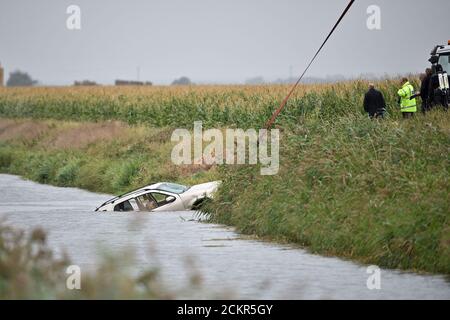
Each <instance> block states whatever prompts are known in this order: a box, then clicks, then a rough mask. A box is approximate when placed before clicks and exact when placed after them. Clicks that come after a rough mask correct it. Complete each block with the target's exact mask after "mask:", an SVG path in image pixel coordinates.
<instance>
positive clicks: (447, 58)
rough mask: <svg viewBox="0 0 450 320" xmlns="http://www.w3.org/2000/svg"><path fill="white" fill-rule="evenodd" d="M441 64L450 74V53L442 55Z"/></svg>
mask: <svg viewBox="0 0 450 320" xmlns="http://www.w3.org/2000/svg"><path fill="white" fill-rule="evenodd" d="M439 64H440V65H441V66H442V68H443V69H444V70H445V71H447V73H448V74H450V54H446V55H442V56H440V57H439Z"/></svg>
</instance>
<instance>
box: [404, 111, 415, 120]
mask: <svg viewBox="0 0 450 320" xmlns="http://www.w3.org/2000/svg"><path fill="white" fill-rule="evenodd" d="M414 114H415V112H402V116H403V119H408V118H412V117H414Z"/></svg>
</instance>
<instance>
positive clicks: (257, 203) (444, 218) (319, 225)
mask: <svg viewBox="0 0 450 320" xmlns="http://www.w3.org/2000/svg"><path fill="white" fill-rule="evenodd" d="M448 120H449V115H448V114H447V113H444V112H434V113H432V114H428V115H427V116H425V117H422V116H419V117H417V118H416V119H413V120H410V121H391V120H385V121H370V120H369V119H367V118H365V117H363V116H360V115H352V116H346V117H339V118H337V119H335V120H323V119H318V118H314V117H308V118H305V119H303V121H302V123H301V126H298V127H297V128H295V129H294V130H292V131H285V132H284V134H283V137H282V141H283V142H282V144H281V150H280V152H281V155H280V172H279V173H278V174H277V175H275V176H261V175H260V174H259V170H258V169H257V168H252V167H242V168H228V167H227V168H223V170H222V180H223V181H224V183H223V185H222V188H221V189H220V192H219V194H218V195H217V198H216V199H215V202H214V203H212V204H211V205H210V206H209V208H208V211H209V212H210V217H211V219H212V220H213V221H217V222H221V223H225V224H229V225H234V226H237V227H238V230H240V231H241V232H243V233H249V234H258V235H260V236H263V237H267V238H270V239H275V240H279V241H288V242H294V243H298V244H300V245H302V246H305V247H307V248H308V249H309V250H311V251H312V252H316V253H321V254H329V255H337V256H343V257H346V258H351V259H356V260H359V261H362V262H365V263H373V264H377V265H380V266H384V267H389V268H401V269H410V270H423V271H429V272H438V273H446V274H449V273H450V198H449V194H450V185H449V177H450V158H449V154H450V153H449V152H450V124H449V121H448Z"/></svg>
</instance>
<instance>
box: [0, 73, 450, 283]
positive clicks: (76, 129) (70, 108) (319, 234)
mask: <svg viewBox="0 0 450 320" xmlns="http://www.w3.org/2000/svg"><path fill="white" fill-rule="evenodd" d="M379 87H381V89H382V90H383V92H384V93H385V95H386V98H387V103H388V111H389V115H388V117H387V118H386V119H385V120H382V121H370V120H369V119H367V117H366V116H365V115H364V114H363V113H362V111H361V108H362V107H361V102H362V96H363V93H364V91H365V90H366V83H365V82H362V81H356V82H347V83H340V84H334V85H322V86H306V87H303V88H301V89H300V90H299V91H298V92H297V94H296V96H295V97H294V98H293V99H292V100H291V101H290V104H289V106H288V107H287V109H286V110H285V112H283V114H282V115H281V116H280V118H279V119H278V120H277V124H276V125H277V126H278V127H279V128H280V129H281V143H280V148H281V149H280V172H279V173H278V174H277V175H275V176H261V175H260V174H259V172H260V171H259V168H257V167H255V166H223V167H215V166H213V167H209V166H186V167H178V166H175V165H173V164H172V163H171V162H170V152H171V147H172V144H171V143H170V135H171V132H172V130H173V128H175V127H188V128H192V125H193V121H194V120H203V121H204V126H205V127H212V126H214V127H219V128H221V127H224V126H236V127H242V128H248V127H255V128H259V127H260V126H261V124H262V123H264V122H265V120H266V119H267V116H268V115H269V114H270V113H271V111H272V110H273V108H274V107H275V105H276V104H277V103H278V102H279V98H280V97H281V96H282V94H283V93H285V92H286V87H284V86H261V87H189V88H158V87H156V88H145V89H140V88H119V89H115V88H62V89H61V88H60V89H58V88H56V89H54V88H35V89H25V90H21V89H14V90H9V89H2V90H3V91H0V93H1V94H0V115H2V116H4V117H6V116H8V117H13V118H27V117H29V118H32V119H21V120H12V119H3V120H1V121H0V170H1V171H2V172H8V173H13V174H19V175H22V176H26V177H28V178H31V179H33V180H36V181H39V182H44V183H52V184H55V185H60V186H77V187H81V188H85V189H88V190H92V191H101V192H108V193H119V192H121V191H124V190H128V189H131V188H134V187H137V186H140V185H143V184H146V183H149V182H151V181H161V180H169V181H178V182H182V183H187V184H193V183H199V182H203V181H208V180H216V179H221V180H222V181H223V185H222V188H221V189H220V192H219V194H218V195H217V197H216V199H215V201H214V202H213V203H212V204H210V206H209V207H208V208H207V209H208V213H209V214H210V218H211V220H212V221H215V222H220V223H225V224H229V225H234V226H236V227H237V228H238V230H240V231H241V232H244V233H249V234H257V235H260V236H263V237H267V238H270V239H275V240H277V241H288V242H293V243H297V244H300V245H302V246H305V247H308V248H309V249H310V250H311V251H313V252H317V253H321V254H329V255H336V256H342V257H347V258H351V259H356V260H359V261H362V262H366V263H374V264H378V265H380V266H385V267H390V268H401V269H411V270H418V271H428V272H438V273H446V274H450V222H449V219H450V200H449V196H448V194H449V191H450V188H449V176H450V175H449V173H450V172H449V171H450V158H449V151H450V125H449V123H448V120H449V115H448V113H444V112H439V111H435V112H432V113H429V114H427V115H426V116H423V115H420V114H418V115H417V117H416V118H415V119H411V120H408V121H404V120H401V119H399V118H400V113H399V112H398V110H397V109H396V107H395V106H396V103H395V101H396V97H395V92H396V87H397V83H395V82H394V81H390V80H387V81H383V82H381V83H380V84H379ZM302 89H303V90H302ZM37 119H47V120H37ZM48 119H50V120H48ZM87 120H89V121H90V122H87ZM115 120H122V121H123V122H117V121H115ZM130 124H132V125H131V126H130Z"/></svg>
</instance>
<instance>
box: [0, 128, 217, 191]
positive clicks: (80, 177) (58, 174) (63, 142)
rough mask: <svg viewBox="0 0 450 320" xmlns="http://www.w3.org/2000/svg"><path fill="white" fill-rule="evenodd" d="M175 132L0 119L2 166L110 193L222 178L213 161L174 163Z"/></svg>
mask: <svg viewBox="0 0 450 320" xmlns="http://www.w3.org/2000/svg"><path fill="white" fill-rule="evenodd" d="M171 134H172V130H171V129H169V128H149V127H144V126H133V127H129V126H127V125H124V124H122V123H119V122H103V123H81V122H63V121H54V120H45V121H33V120H13V119H0V171H1V172H7V173H11V174H16V175H21V176H24V177H26V178H28V179H31V180H34V181H37V182H40V183H48V184H53V185H57V186H62V187H79V188H83V189H86V190H90V191H95V192H103V193H110V194H119V193H122V192H125V191H128V190H131V189H134V188H138V187H141V186H143V185H147V184H151V183H154V182H159V181H178V182H181V183H185V184H195V183H199V182H203V181H208V180H215V179H217V169H216V168H215V167H212V166H205V165H185V166H176V165H174V164H173V163H172V162H171V161H170V154H171V151H172V146H173V143H171V141H170V137H171Z"/></svg>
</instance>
